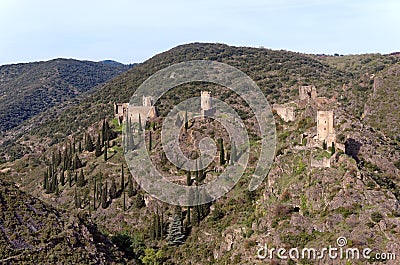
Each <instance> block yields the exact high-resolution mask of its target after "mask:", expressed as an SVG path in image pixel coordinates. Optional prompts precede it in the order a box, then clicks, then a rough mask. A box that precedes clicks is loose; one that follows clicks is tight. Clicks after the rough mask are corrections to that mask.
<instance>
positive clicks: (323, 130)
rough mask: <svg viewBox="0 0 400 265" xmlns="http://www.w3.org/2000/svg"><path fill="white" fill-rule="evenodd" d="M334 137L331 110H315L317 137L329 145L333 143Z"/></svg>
mask: <svg viewBox="0 0 400 265" xmlns="http://www.w3.org/2000/svg"><path fill="white" fill-rule="evenodd" d="M335 137H336V135H335V131H334V127H333V111H322V110H319V111H317V139H318V140H319V141H321V142H323V141H325V142H326V144H327V145H328V146H331V145H332V143H335Z"/></svg>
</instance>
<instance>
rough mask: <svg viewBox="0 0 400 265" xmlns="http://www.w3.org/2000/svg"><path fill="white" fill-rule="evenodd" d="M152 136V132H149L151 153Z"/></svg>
mask: <svg viewBox="0 0 400 265" xmlns="http://www.w3.org/2000/svg"><path fill="white" fill-rule="evenodd" d="M151 138H152V136H151V131H149V152H150V151H151V146H152V139H151Z"/></svg>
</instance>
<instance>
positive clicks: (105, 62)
mask: <svg viewBox="0 0 400 265" xmlns="http://www.w3.org/2000/svg"><path fill="white" fill-rule="evenodd" d="M100 63H103V64H105V65H109V66H114V67H123V66H127V65H126V64H123V63H120V62H117V61H114V60H103V61H100ZM128 65H129V66H134V65H136V64H135V63H134V64H128Z"/></svg>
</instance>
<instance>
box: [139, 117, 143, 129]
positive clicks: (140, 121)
mask: <svg viewBox="0 0 400 265" xmlns="http://www.w3.org/2000/svg"><path fill="white" fill-rule="evenodd" d="M142 130H143V128H142V117H140V113H139V133H140V132H141V131H142Z"/></svg>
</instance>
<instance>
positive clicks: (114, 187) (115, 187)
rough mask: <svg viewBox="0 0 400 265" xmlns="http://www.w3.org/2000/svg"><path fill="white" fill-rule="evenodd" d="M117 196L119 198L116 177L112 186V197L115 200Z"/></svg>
mask: <svg viewBox="0 0 400 265" xmlns="http://www.w3.org/2000/svg"><path fill="white" fill-rule="evenodd" d="M115 198H117V185H116V184H115V179H114V178H113V179H112V181H111V187H110V199H111V200H113V199H115Z"/></svg>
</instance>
